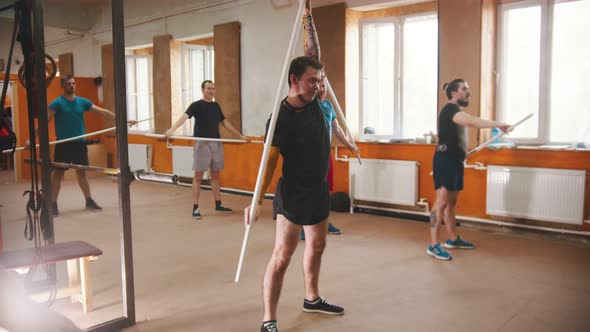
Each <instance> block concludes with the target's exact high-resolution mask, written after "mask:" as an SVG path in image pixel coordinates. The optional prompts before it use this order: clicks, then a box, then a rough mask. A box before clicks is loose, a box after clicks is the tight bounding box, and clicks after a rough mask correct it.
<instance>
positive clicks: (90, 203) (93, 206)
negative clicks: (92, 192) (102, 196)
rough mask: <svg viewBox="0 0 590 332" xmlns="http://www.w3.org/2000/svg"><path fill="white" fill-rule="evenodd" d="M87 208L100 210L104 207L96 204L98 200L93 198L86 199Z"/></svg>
mask: <svg viewBox="0 0 590 332" xmlns="http://www.w3.org/2000/svg"><path fill="white" fill-rule="evenodd" d="M86 210H97V211H100V210H102V208H101V207H100V206H98V204H96V202H95V201H94V200H93V199H92V198H87V199H86Z"/></svg>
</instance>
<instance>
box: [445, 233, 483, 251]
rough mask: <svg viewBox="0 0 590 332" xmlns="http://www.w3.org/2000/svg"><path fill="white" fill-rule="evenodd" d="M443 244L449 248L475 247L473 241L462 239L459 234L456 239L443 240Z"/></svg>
mask: <svg viewBox="0 0 590 332" xmlns="http://www.w3.org/2000/svg"><path fill="white" fill-rule="evenodd" d="M443 246H444V247H445V248H449V249H455V248H459V249H474V248H475V245H474V244H473V243H471V242H467V241H465V240H463V239H462V238H461V237H460V236H457V239H456V240H455V241H451V240H450V239H449V240H447V241H446V242H445V244H443Z"/></svg>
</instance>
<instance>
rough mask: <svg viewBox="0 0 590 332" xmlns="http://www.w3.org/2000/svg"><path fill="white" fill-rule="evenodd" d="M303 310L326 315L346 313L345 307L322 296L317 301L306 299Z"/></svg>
mask: <svg viewBox="0 0 590 332" xmlns="http://www.w3.org/2000/svg"><path fill="white" fill-rule="evenodd" d="M303 311H305V312H319V313H322V314H326V315H344V308H341V307H339V306H336V305H333V304H330V303H328V302H327V301H326V300H324V299H323V298H322V297H318V298H317V299H316V300H315V301H308V300H304V301H303Z"/></svg>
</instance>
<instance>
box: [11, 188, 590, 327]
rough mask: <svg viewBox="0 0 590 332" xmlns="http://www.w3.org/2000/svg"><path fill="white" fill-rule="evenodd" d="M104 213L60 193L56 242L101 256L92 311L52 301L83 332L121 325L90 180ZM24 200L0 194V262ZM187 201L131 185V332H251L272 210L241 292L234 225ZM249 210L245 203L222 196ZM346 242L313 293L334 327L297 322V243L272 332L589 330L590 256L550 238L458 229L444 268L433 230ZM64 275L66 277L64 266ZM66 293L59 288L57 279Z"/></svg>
mask: <svg viewBox="0 0 590 332" xmlns="http://www.w3.org/2000/svg"><path fill="white" fill-rule="evenodd" d="M91 187H92V191H93V196H94V197H95V199H96V201H97V202H98V203H99V204H101V205H102V206H103V208H104V210H103V211H102V212H89V211H85V210H84V209H83V208H84V201H83V197H82V195H81V192H80V190H79V188H78V187H77V185H76V183H75V181H71V180H70V181H66V182H65V183H64V185H63V186H62V194H61V195H60V198H59V209H60V212H61V215H60V216H59V217H58V218H56V219H55V227H56V240H57V241H70V240H84V241H87V242H90V243H91V244H93V245H96V246H97V247H99V248H101V249H102V250H103V251H104V256H103V257H101V258H100V259H99V260H98V261H96V262H93V263H92V264H91V270H92V277H93V283H94V284H93V288H94V291H95V303H94V307H95V311H94V312H92V313H89V314H88V315H84V314H83V313H82V309H81V307H80V305H78V304H72V303H70V301H67V300H65V299H63V300H58V301H57V302H56V303H55V304H54V306H53V308H54V309H55V310H57V311H59V312H60V313H63V314H64V315H66V316H67V317H69V318H71V319H72V320H74V321H75V322H76V324H78V325H79V326H81V327H88V326H91V325H94V324H98V323H100V322H104V321H107V320H110V319H113V318H116V317H119V316H120V315H121V310H122V305H121V286H120V284H121V279H120V259H119V250H120V249H119V230H120V221H119V211H118V209H117V206H118V203H117V201H118V198H117V187H116V182H114V181H112V180H111V179H108V178H99V179H92V180H91ZM26 188H27V185H26V184H24V183H21V184H3V185H2V190H0V204H2V205H4V207H3V208H2V210H1V215H2V232H3V241H4V248H5V250H9V249H13V248H23V247H27V246H31V245H32V244H31V243H30V242H28V241H26V240H25V239H24V237H23V235H22V234H23V229H24V218H23V217H24V211H25V210H24V204H25V200H24V198H22V197H21V194H22V192H23V191H24V190H25V189H26ZM190 195H191V190H190V188H186V187H178V186H171V185H160V184H149V183H138V182H135V183H133V184H132V192H131V197H132V198H131V200H132V202H131V203H132V216H133V241H134V242H133V250H134V259H135V290H136V306H137V320H138V324H137V325H136V326H134V327H132V328H129V329H127V330H126V331H134V332H135V331H257V330H258V329H259V326H260V322H261V318H262V305H261V297H262V292H261V288H262V274H263V271H264V268H265V266H266V263H267V261H268V259H269V256H270V254H271V250H272V247H273V241H274V225H273V222H272V221H271V220H270V218H269V213H268V212H269V208H270V206H271V204H270V201H267V202H266V203H265V206H264V211H263V217H262V221H261V222H259V223H258V224H257V225H256V226H255V227H254V228H253V230H252V234H251V238H250V244H249V248H248V254H247V257H246V262H245V269H244V271H243V277H242V281H241V282H240V283H239V284H235V283H234V282H233V278H234V273H235V269H236V265H237V261H238V255H239V250H240V246H241V243H242V237H243V226H242V214H241V213H234V214H232V215H218V214H215V213H214V212H213V211H212V210H213V199H212V196H211V193H210V192H208V191H205V192H204V193H203V197H202V200H201V209H202V212H203V214H204V218H203V219H202V220H200V221H195V220H193V219H191V216H190V213H191V211H190V210H191V205H190V202H191V199H190ZM223 201H224V204H225V205H227V206H230V207H232V208H234V209H241V208H243V207H244V206H245V205H246V204H247V203H248V202H249V199H248V198H247V197H243V196H235V195H224V196H223ZM332 220H333V222H334V223H335V224H336V225H337V226H338V227H341V228H342V230H343V234H342V235H339V236H329V239H328V248H327V251H326V253H325V255H324V261H323V265H322V274H321V279H320V280H321V281H320V289H321V293H322V295H323V296H324V297H326V298H327V299H328V300H329V301H330V302H333V303H335V304H338V305H341V306H343V307H345V309H346V314H345V315H344V316H342V317H327V316H322V315H318V314H306V313H303V312H302V311H301V306H302V301H303V295H304V293H303V279H302V267H301V257H302V252H303V251H302V249H303V243H302V244H301V246H300V248H299V249H298V251H297V252H296V254H295V256H294V258H293V260H292V263H291V266H290V268H289V270H288V272H287V276H286V278H285V283H284V287H283V292H282V296H281V300H280V303H279V328H280V331H282V332H284V331H291V332H295V331H590V315H589V312H590V311H589V310H590V278H589V276H590V246H589V245H587V244H584V243H580V242H579V241H578V242H576V241H567V240H563V239H558V238H557V237H555V236H547V235H542V236H538V235H534V236H533V235H529V234H527V233H518V234H516V233H511V232H506V231H503V232H491V231H484V230H480V229H476V228H473V227H470V228H467V227H462V228H461V229H460V233H461V234H462V235H463V236H464V237H465V238H466V239H468V240H470V241H473V242H475V243H476V244H477V245H478V248H477V249H476V250H473V251H453V255H454V257H455V259H454V260H453V261H451V262H442V261H437V260H434V259H432V258H430V257H428V256H427V255H426V254H425V250H426V246H427V242H428V225H427V224H425V223H420V222H415V221H404V220H400V219H394V218H388V217H380V216H372V215H366V214H355V215H349V214H333V215H332ZM64 265H65V264H64ZM59 276H60V282H61V283H65V282H67V276H66V275H65V266H60V267H59Z"/></svg>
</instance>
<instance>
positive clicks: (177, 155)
mask: <svg viewBox="0 0 590 332" xmlns="http://www.w3.org/2000/svg"><path fill="white" fill-rule="evenodd" d="M172 173H173V174H176V175H178V176H183V177H189V178H192V177H193V174H194V171H193V147H192V146H173V147H172Z"/></svg>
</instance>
